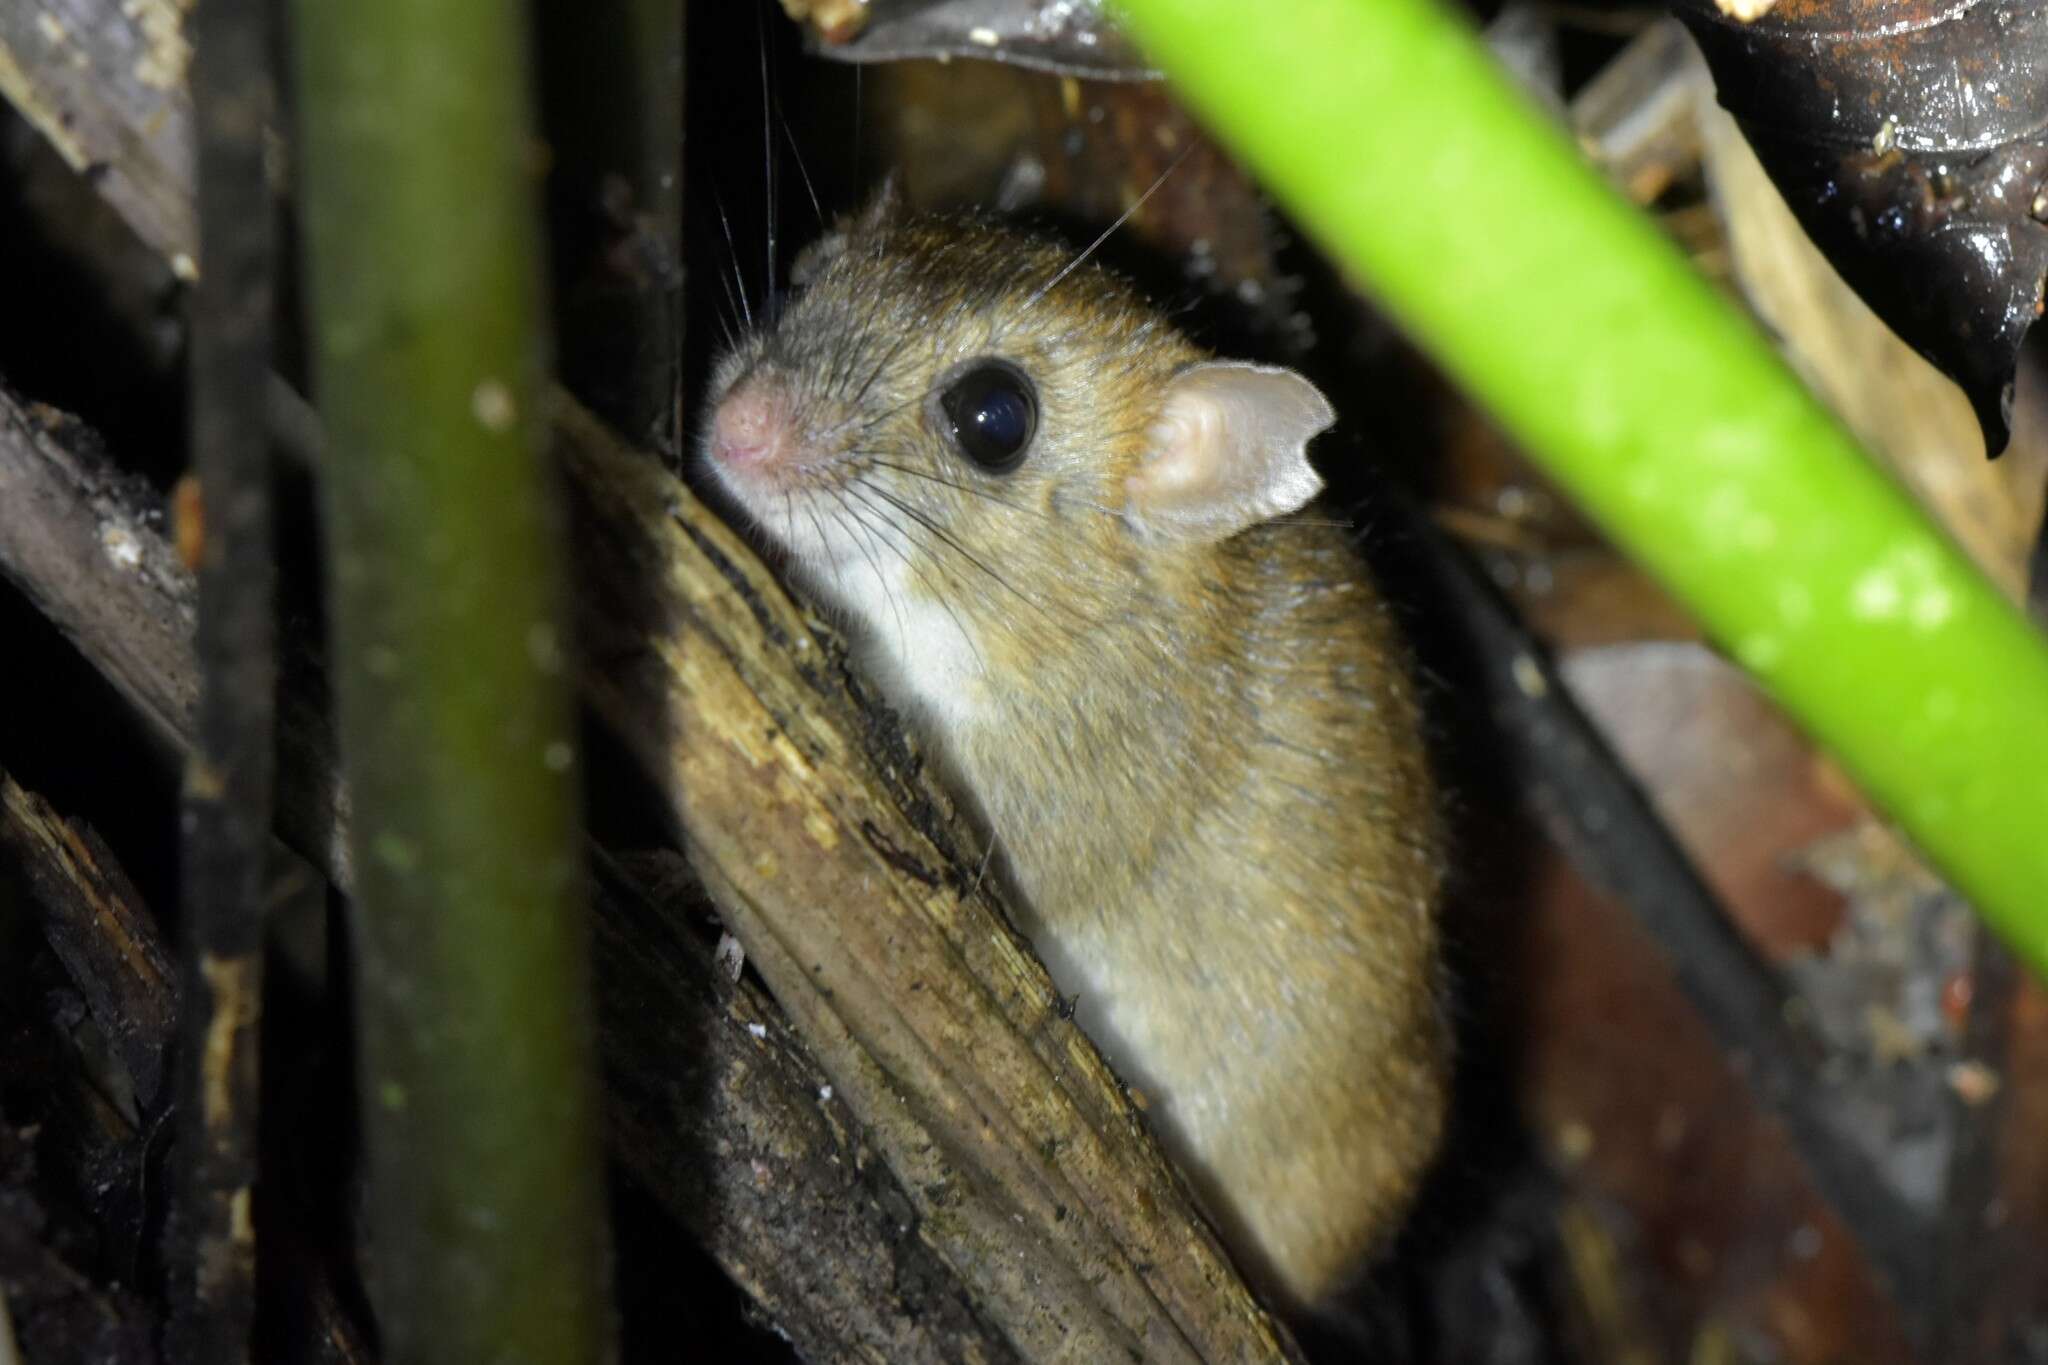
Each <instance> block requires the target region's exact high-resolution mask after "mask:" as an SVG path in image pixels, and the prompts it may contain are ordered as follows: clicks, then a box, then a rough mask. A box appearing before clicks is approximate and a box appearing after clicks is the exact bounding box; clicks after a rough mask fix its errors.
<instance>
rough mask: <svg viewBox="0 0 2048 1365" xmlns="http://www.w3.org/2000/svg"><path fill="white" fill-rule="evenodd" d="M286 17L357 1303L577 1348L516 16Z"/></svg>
mask: <svg viewBox="0 0 2048 1365" xmlns="http://www.w3.org/2000/svg"><path fill="white" fill-rule="evenodd" d="M294 13H295V19H296V24H295V38H296V49H297V51H296V58H297V67H298V73H299V92H300V108H301V114H300V118H301V135H302V136H301V158H300V159H301V162H302V165H303V180H302V183H303V187H304V210H305V222H306V231H307V238H308V245H309V252H308V282H309V293H310V297H311V301H312V314H313V322H314V326H313V342H314V345H313V350H314V358H315V362H316V363H315V375H314V377H315V380H316V390H317V393H318V397H319V406H320V409H321V412H322V415H323V417H324V420H325V425H326V431H327V435H328V458H327V459H326V461H325V462H324V463H323V467H322V476H323V477H322V485H323V493H324V497H325V510H326V516H327V534H328V538H329V539H328V572H329V575H330V592H331V594H332V601H333V608H334V625H335V633H334V651H333V657H334V674H335V683H336V690H337V694H338V700H339V709H340V720H341V740H342V755H343V762H344V768H345V770H346V773H347V777H348V781H349V785H350V789H351V792H352V795H353V801H354V813H355V821H354V827H353V832H352V841H353V851H354V858H355V868H356V897H355V914H356V919H355V942H356V946H357V950H358V958H357V963H356V975H357V991H356V999H357V1010H358V1024H359V1036H360V1038H361V1046H362V1064H361V1071H360V1076H361V1086H362V1091H361V1096H360V1105H361V1111H362V1114H363V1120H364V1127H365V1133H366V1142H367V1146H368V1153H369V1162H370V1183H371V1195H370V1223H371V1234H372V1241H373V1257H374V1259H373V1268H374V1274H373V1297H374V1300H375V1305H376V1308H377V1310H378V1317H379V1321H380V1324H381V1327H382V1330H383V1333H384V1341H385V1346H386V1353H387V1355H388V1357H389V1358H390V1359H391V1360H393V1361H399V1362H407V1361H434V1362H446V1361H465V1362H467V1361H475V1362H499V1361H526V1362H536V1363H537V1365H540V1363H545V1365H568V1363H569V1362H579V1363H580V1362H594V1361H599V1360H603V1359H606V1358H608V1356H609V1354H610V1345H609V1336H610V1315H609V1309H608V1306H607V1280H608V1276H607V1273H606V1260H607V1249H606V1248H607V1245H608V1244H607V1242H606V1238H605V1232H604V1224H603V1216H602V1212H601V1194H602V1174H601V1172H602V1166H601V1159H600V1155H599V1147H598V1142H597V1126H596V1121H595V1112H594V1081H593V1078H592V1075H591V1072H590V1066H589V1057H590V1047H589V1028H588V1020H587V1012H586V1011H587V1002H586V1001H585V1000H584V998H583V990H584V978H585V943H584V927H585V925H584V920H583V917H582V913H581V911H582V904H581V901H582V880H581V876H580V868H579V864H578V860H577V856H576V853H575V849H576V848H577V845H576V843H575V818H574V795H575V780H574V763H573V748H572V738H573V731H572V726H571V716H572V713H571V709H570V704H569V699H568V693H567V690H566V688H567V679H566V676H565V659H564V653H565V648H566V645H565V640H564V634H563V625H562V622H563V620H564V615H563V606H564V604H565V599H564V594H563V588H562V572H563V564H564V554H563V547H562V545H561V544H560V540H561V536H560V530H561V528H560V524H559V516H558V505H557V502H556V500H555V496H554V488H553V485H552V480H551V479H550V478H549V477H548V470H547V468H546V466H545V464H544V461H543V452H542V448H541V426H540V424H539V422H538V421H537V418H538V417H539V412H538V397H539V393H540V385H541V381H542V377H543V370H544V368H545V354H546V347H545V345H544V343H543V340H542V333H541V325H542V315H543V307H542V298H541V293H542V291H541V287H540V281H541V278H542V276H541V267H540V244H539V240H538V232H537V226H536V223H535V216H536V200H537V195H536V187H535V178H536V175H537V173H538V167H539V158H538V157H537V156H536V144H535V142H534V140H533V136H532V132H531V129H532V115H531V112H530V98H529V93H528V79H529V77H528V52H527V43H526V32H527V13H526V9H525V6H523V5H520V4H508V3H494V2H493V0H299V3H298V4H297V5H296V7H295V11H294Z"/></svg>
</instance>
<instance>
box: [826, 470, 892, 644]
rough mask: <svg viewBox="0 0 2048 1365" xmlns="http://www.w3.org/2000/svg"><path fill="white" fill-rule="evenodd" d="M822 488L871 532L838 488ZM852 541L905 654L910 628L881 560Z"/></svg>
mask: <svg viewBox="0 0 2048 1365" xmlns="http://www.w3.org/2000/svg"><path fill="white" fill-rule="evenodd" d="M824 489H825V491H826V492H827V493H828V494H830V495H831V497H832V501H834V502H836V503H838V504H839V509H840V510H841V511H843V512H845V513H846V515H847V517H848V519H849V520H851V521H852V522H853V524H854V525H855V526H857V527H859V528H860V529H861V530H862V531H864V532H867V533H868V534H869V535H872V534H873V532H872V530H871V529H870V528H869V527H868V525H867V523H865V522H863V521H862V520H861V519H860V513H858V512H856V511H854V510H853V504H852V503H849V502H848V501H847V500H846V499H845V498H844V497H843V496H841V494H840V490H839V489H837V488H834V487H832V486H831V485H830V484H826V485H824ZM853 543H854V548H856V549H858V550H859V551H860V554H861V558H862V559H865V560H866V561H867V562H868V567H869V568H870V569H873V570H874V572H875V586H876V587H878V588H880V589H881V590H882V596H883V597H884V598H886V599H888V602H889V611H890V612H891V614H893V615H894V616H895V617H896V638H897V639H898V640H900V641H902V644H903V653H904V654H905V655H906V656H907V655H908V654H909V653H910V628H909V627H908V626H906V625H904V624H903V609H902V607H900V606H898V605H897V603H896V594H895V593H893V592H891V591H890V590H889V579H888V577H887V576H886V575H885V574H883V572H882V564H881V561H880V560H878V559H876V558H875V557H874V556H873V555H871V554H869V553H868V548H867V546H866V545H864V544H862V543H861V541H860V540H858V539H855V540H854V542H853Z"/></svg>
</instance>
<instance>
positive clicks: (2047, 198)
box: [1677, 0, 2048, 454]
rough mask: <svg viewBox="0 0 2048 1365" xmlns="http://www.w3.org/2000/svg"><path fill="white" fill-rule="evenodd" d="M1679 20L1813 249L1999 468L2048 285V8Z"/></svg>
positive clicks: (1808, 2) (1908, 5)
mask: <svg viewBox="0 0 2048 1365" xmlns="http://www.w3.org/2000/svg"><path fill="white" fill-rule="evenodd" d="M1677 9H1678V12H1679V14H1680V15H1681V17H1683V18H1684V19H1685V20H1686V22H1687V24H1688V26H1689V27H1690V28H1691V29H1692V31H1693V34H1694V36H1695V37H1696V38H1698V40H1699V43H1700V47H1701V49H1702V50H1703V51H1704V52H1705V53H1706V56H1707V62H1708V64H1709V65H1710V66H1711V67H1712V68H1713V72H1714V79H1715V82H1716V84H1717V85H1718V87H1719V90H1720V97H1721V102H1722V103H1723V104H1724V105H1726V106H1727V108H1728V109H1729V111H1730V112H1732V113H1733V114H1734V115H1735V117H1736V119H1737V120H1738V121H1739V122H1740V123H1741V125H1742V129H1743V132H1744V133H1745V134H1746V135H1747V136H1748V138H1749V140H1750V142H1751V143H1752V144H1753V145H1754V146H1755V148H1756V151H1757V155H1758V157H1759V159H1761V160H1762V162H1763V164H1764V166H1765V167H1766V169H1768V170H1769V171H1770V173H1771V178H1772V179H1773V180H1774V181H1776V182H1777V185H1778V187H1779V189H1780V190H1781V191H1782V192H1783V193H1784V195H1785V198H1786V200H1787V201H1788V202H1789V203H1790V204H1791V205H1792V208H1793V210H1794V212H1795V213H1797V215H1798V216H1799V220H1800V223H1801V225H1802V226H1804V227H1805V229H1806V231H1807V232H1808V233H1809V234H1810V235H1811V236H1812V237H1813V239H1814V240H1815V241H1816V242H1817V243H1818V244H1819V245H1820V246H1821V248H1822V249H1823V250H1824V251H1826V252H1827V254H1828V257H1829V259H1830V260H1831V261H1832V263H1833V264H1834V266H1835V268H1836V269H1837V270H1838V271H1840V272H1841V274H1842V277H1843V278H1844V279H1846V280H1847V281H1848V282H1849V283H1850V284H1851V285H1852V286H1853V287H1854V288H1855V289H1856V291H1857V292H1858V293H1859V294H1861V295H1862V296H1863V298H1864V299H1865V300H1866V301H1867V302H1868V303H1869V304H1870V306H1871V308H1872V309H1873V310H1875V311H1876V312H1877V314H1878V315H1879V316H1880V317H1882V318H1883V319H1884V320H1885V321H1886V322H1887V323H1888V324H1889V325H1890V326H1891V327H1892V328H1893V329H1894V330H1896V331H1897V332H1898V333H1899V335H1900V336H1901V337H1903V338H1904V339H1905V340H1906V341H1907V342H1909V343H1910V344H1911V345H1912V346H1913V347H1914V348H1915V349H1916V350H1918V351H1919V352H1920V353H1921V354H1922V355H1924V356H1926V357H1927V358H1928V359H1929V360H1930V361H1932V362H1933V363H1934V364H1935V365H1937V366H1938V367H1940V369H1941V370H1942V371H1943V372H1944V373H1946V374H1948V375H1949V376H1950V377H1951V378H1953V379H1955V381H1956V382H1957V383H1959V384H1961V385H1962V387H1963V390H1964V392H1965V393H1966V394H1968V395H1969V398H1970V403H1971V406H1972V407H1974V408H1975V409H1976V413H1977V420H1978V423H1979V424H1980V425H1981V426H1982V428H1983V431H1984V437H1985V442H1986V444H1987V446H1988V448H1989V449H1990V451H1991V453H1993V454H1996V453H1998V452H1999V451H2000V450H2002V449H2003V448H2004V446H2005V443H2006V439H2007V436H2008V433H2009V428H2010V416H2011V403H2012V391H2013V375H2014V370H2015V367H2016V365H2017V362H2018V355H2019V348H2020V343H2021V341H2022V340H2023V339H2024V338H2025V336H2026V333H2027V330H2028V328H2030V327H2031V326H2032V325H2033V322H2034V319H2035V317H2037V316H2038V315H2039V313H2040V311H2041V301H2042V280H2043V277H2044V275H2048V222H2044V220H2048V7H2043V6H2042V5H2040V4H2038V3H2033V0H1972V2H1970V3H1963V4H1955V3H1953V2H1952V0H1781V3H1779V4H1777V5H1776V6H1775V7H1773V8H1772V9H1771V11H1770V12H1769V13H1768V14H1766V15H1764V16H1763V17H1761V18H1759V19H1756V20H1755V21H1753V22H1746V23H1745V22H1742V21H1740V20H1737V19H1734V18H1732V17H1730V16H1729V15H1727V14H1725V13H1724V12H1723V11H1722V9H1721V8H1720V7H1719V6H1718V5H1717V4H1716V3H1714V0H1679V4H1678V5H1677Z"/></svg>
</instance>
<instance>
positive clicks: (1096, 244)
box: [1021, 142, 1195, 309]
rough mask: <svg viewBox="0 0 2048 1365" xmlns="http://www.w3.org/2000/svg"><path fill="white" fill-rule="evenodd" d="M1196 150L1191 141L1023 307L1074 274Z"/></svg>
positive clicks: (1024, 306)
mask: <svg viewBox="0 0 2048 1365" xmlns="http://www.w3.org/2000/svg"><path fill="white" fill-rule="evenodd" d="M1194 150H1195V144H1194V143H1192V142H1190V143H1189V144H1188V145H1187V146H1186V147H1184V148H1183V149H1182V150H1181V154H1180V155H1179V156H1177V157H1175V158H1174V159H1173V163H1172V164H1171V165H1169V166H1168V167H1167V168H1166V169H1165V170H1163V171H1161V172H1160V173H1159V178H1158V179H1156V180H1154V181H1153V182H1152V184H1151V185H1150V186H1149V187H1148V188H1147V189H1146V191H1145V192H1144V193H1143V194H1141V195H1139V196H1138V197H1137V198H1136V199H1135V200H1133V201H1132V203H1131V206H1130V207H1129V208H1127V209H1125V210H1124V211H1123V213H1122V214H1121V215H1119V216H1118V218H1117V220H1116V221H1115V222H1114V223H1111V224H1110V225H1109V226H1108V227H1106V228H1104V229H1103V230H1102V235H1101V236H1100V237H1097V238H1096V239H1095V240H1094V241H1092V242H1090V243H1089V244H1088V246H1087V249H1086V250H1084V251H1083V252H1082V253H1081V254H1080V255H1078V256H1076V257H1075V258H1074V259H1073V260H1071V261H1068V262H1067V263H1066V265H1064V266H1063V267H1061V268H1060V272H1059V273H1058V274H1057V275H1054V276H1053V277H1052V278H1051V279H1049V280H1047V281H1046V282H1045V283H1044V284H1041V285H1039V286H1038V288H1037V289H1035V290H1033V291H1032V293H1031V295H1030V297H1029V298H1026V299H1025V300H1024V302H1023V304H1022V305H1021V307H1022V308H1025V309H1028V308H1030V307H1031V305H1032V304H1034V303H1037V302H1038V301H1039V300H1040V299H1042V298H1044V297H1045V296H1046V295H1047V294H1048V293H1050V292H1051V291H1052V290H1054V289H1056V288H1058V287H1059V282H1060V281H1061V280H1064V279H1065V278H1066V277H1067V276H1069V275H1071V274H1073V273H1074V271H1075V270H1077V269H1079V268H1080V266H1081V263H1082V262H1084V261H1086V260H1087V259H1088V258H1089V257H1090V256H1093V255H1094V254H1095V253H1096V252H1097V251H1098V250H1100V249H1101V247H1102V244H1103V243H1104V242H1106V241H1108V240H1109V239H1110V237H1111V236H1112V235H1114V234H1115V232H1116V230H1117V229H1118V228H1120V227H1122V226H1123V225H1124V224H1125V223H1128V222H1129V221H1130V220H1131V215H1132V214H1134V213H1136V212H1137V211H1138V210H1139V209H1141V208H1143V207H1145V201H1146V200H1147V199H1150V198H1151V197H1152V196H1153V195H1154V194H1156V193H1158V190H1159V187H1160V186H1161V185H1164V184H1165V183H1166V177H1168V176H1169V175H1172V174H1173V173H1174V172H1175V171H1177V170H1179V169H1180V163H1181V162H1183V161H1186V160H1187V159H1188V154H1189V153H1191V152H1193V151H1194Z"/></svg>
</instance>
